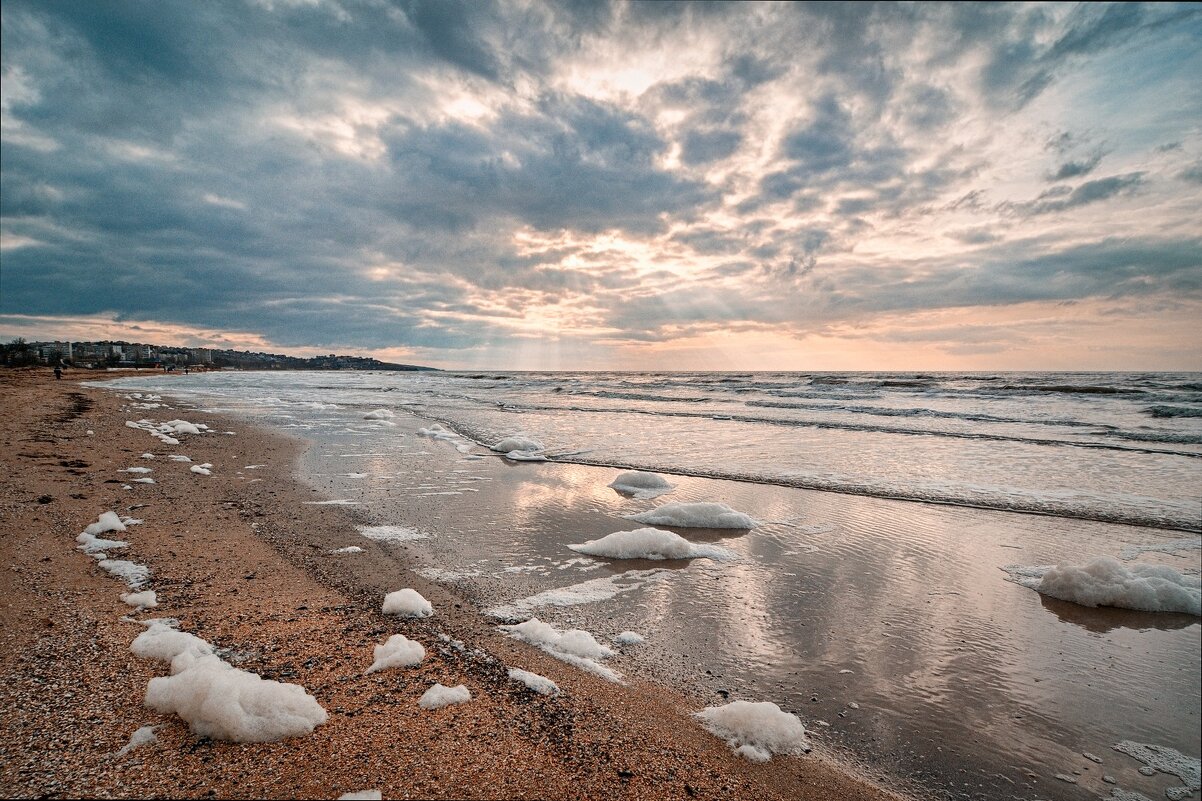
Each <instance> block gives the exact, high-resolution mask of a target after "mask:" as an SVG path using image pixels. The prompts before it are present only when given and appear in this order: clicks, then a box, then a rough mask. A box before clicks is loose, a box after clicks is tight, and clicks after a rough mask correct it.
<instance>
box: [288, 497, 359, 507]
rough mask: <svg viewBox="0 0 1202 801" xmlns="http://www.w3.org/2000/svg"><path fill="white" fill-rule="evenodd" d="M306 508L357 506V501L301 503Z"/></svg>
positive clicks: (338, 499) (341, 499)
mask: <svg viewBox="0 0 1202 801" xmlns="http://www.w3.org/2000/svg"><path fill="white" fill-rule="evenodd" d="M302 503H304V504H305V505H306V506H358V505H359V501H352V500H351V499H350V498H336V499H334V500H332V501H302Z"/></svg>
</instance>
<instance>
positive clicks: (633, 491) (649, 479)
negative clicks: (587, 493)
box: [609, 470, 675, 500]
mask: <svg viewBox="0 0 1202 801" xmlns="http://www.w3.org/2000/svg"><path fill="white" fill-rule="evenodd" d="M609 486H610V487H612V488H613V489H615V490H617V491H618V492H622V493H625V494H627V495H633V496H634V497H635V498H638V499H639V500H649V499H651V498H658V497H659V496H660V495H663V494H665V493H668V492H671V491H672V490H673V489H675V486H674V485H673V484H669V483H668V480H667V479H666V478H664V477H663V476H661V475H658V474H657V473H647V472H644V471H642V470H631V471H629V472H626V473H620V474H619V475H618V477H617V478H615V479H614V480H613V481H612V482H610V484H609Z"/></svg>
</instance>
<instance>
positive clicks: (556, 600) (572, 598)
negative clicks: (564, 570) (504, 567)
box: [485, 570, 671, 619]
mask: <svg viewBox="0 0 1202 801" xmlns="http://www.w3.org/2000/svg"><path fill="white" fill-rule="evenodd" d="M669 575H671V573H670V571H667V570H628V571H627V572H625V573H620V574H618V575H616V576H604V577H602V578H595V579H590V580H588V581H582V582H580V583H579V584H572V585H569V586H567V587H556V588H554V589H550V590H544V591H543V592H540V593H538V594H537V595H531V596H529V597H527V598H520V599H518V600H516V601H513V602H512V603H508V604H503V605H501V606H494V607H493V608H491V609H489V610H488V611H487V612H485V614H487V615H489V616H490V617H499V618H507V619H513V618H519V619H520V618H524V617H526V616H528V615H529V614H530V613H531V612H532V611H533V610H535V609H538V608H539V607H543V606H579V605H580V604H590V603H596V602H598V601H606V600H609V599H610V598H613V597H615V596H618V595H621V594H622V593H627V592H632V591H634V590H637V589H639V588H640V587H642V586H644V585H645V584H647V583H648V582H652V581H663V580H665V579H667V578H668V577H669Z"/></svg>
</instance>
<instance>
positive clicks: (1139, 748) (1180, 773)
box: [1111, 740, 1202, 801]
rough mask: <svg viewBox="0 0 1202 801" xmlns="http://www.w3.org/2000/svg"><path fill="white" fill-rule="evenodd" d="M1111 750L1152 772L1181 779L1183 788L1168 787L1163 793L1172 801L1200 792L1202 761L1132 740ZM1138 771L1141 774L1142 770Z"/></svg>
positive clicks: (1167, 748) (1160, 746)
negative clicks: (1137, 762) (1141, 764)
mask: <svg viewBox="0 0 1202 801" xmlns="http://www.w3.org/2000/svg"><path fill="white" fill-rule="evenodd" d="M1111 748H1113V749H1114V750H1115V751H1118V752H1119V753H1120V754H1126V755H1127V756H1129V757H1132V758H1134V759H1137V760H1139V761H1140V762H1142V763H1144V764H1145V765H1147V766H1148V767H1149V768H1152V769H1153V770H1157V771H1160V772H1161V773H1167V774H1169V775H1170V776H1176V777H1177V778H1178V779H1181V782H1182V784H1183V786H1181V787H1170V788H1168V789H1167V790H1165V791H1164V794H1165V795H1166V796H1168V797H1169V798H1170V799H1172V801H1181V799H1183V798H1188V797H1189V796H1191V795H1193V794H1194V793H1196V792H1198V790H1202V761H1200V760H1199V759H1198V758H1197V757H1190V756H1186V755H1185V754H1183V753H1181V752H1180V751H1178V750H1176V749H1175V748H1169V747H1168V746H1164V745H1152V744H1150V743H1137V742H1135V741H1133V740H1123V741H1122V742H1121V743H1118V744H1117V745H1113V746H1111ZM1140 771H1141V772H1143V768H1141V769H1140Z"/></svg>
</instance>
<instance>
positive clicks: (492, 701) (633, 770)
mask: <svg viewBox="0 0 1202 801" xmlns="http://www.w3.org/2000/svg"><path fill="white" fill-rule="evenodd" d="M110 376H111V374H110ZM47 378H49V380H48V381H47V380H46V379H47ZM89 380H92V379H91V377H89ZM0 381H2V382H3V384H0V386H2V387H3V394H4V395H5V396H6V402H5V406H4V412H3V421H2V423H0V437H2V439H3V453H4V461H5V463H6V464H5V467H6V469H5V470H4V471H3V473H4V474H3V478H2V479H0V503H3V505H4V507H5V508H6V513H5V517H6V520H8V521H9V525H10V526H11V530H10V532H9V533H8V535H7V536H6V537H5V541H4V550H5V556H6V557H7V559H8V563H9V566H10V567H9V570H7V571H5V576H6V577H7V578H6V585H7V586H6V587H5V590H6V592H5V597H6V603H5V605H4V608H3V612H2V614H3V619H4V624H5V625H4V631H5V634H4V639H5V646H6V647H5V648H4V654H3V656H2V657H0V665H2V666H3V670H4V672H5V678H6V681H5V682H4V689H3V690H2V691H0V701H2V704H0V705H2V706H3V709H4V711H3V712H2V713H0V715H2V719H3V721H4V723H3V726H4V731H5V732H6V734H7V735H8V736H7V737H6V738H5V739H6V742H5V743H4V744H3V745H2V746H0V750H2V751H3V754H4V756H3V759H2V764H3V768H2V769H0V775H2V776H3V779H2V782H0V787H2V788H3V790H4V792H5V794H6V795H16V796H30V795H42V794H51V795H53V794H61V795H91V796H122V795H124V796H148V795H174V796H189V797H193V796H204V795H205V794H206V793H210V792H212V793H215V794H216V795H217V796H219V797H230V796H248V795H250V796H260V797H289V796H291V797H331V798H332V797H337V796H338V795H339V794H341V793H344V792H351V791H357V790H363V789H380V790H381V791H382V792H383V795H384V797H385V798H389V797H406V796H408V797H463V796H469V795H470V796H473V797H522V796H533V797H552V798H577V797H598V796H621V797H630V798H640V797H646V798H652V797H654V798H665V797H679V798H686V797H720V796H723V795H730V794H739V795H742V796H745V797H750V796H754V797H763V798H834V799H838V798H899V797H900V796H898V795H896V794H895V793H892V792H890V791H888V790H884V789H882V788H879V787H876V786H874V785H872V784H871V783H870V782H868V781H867V780H866V779H864V778H863V777H856V776H853V775H851V774H850V773H848V772H847V771H846V770H844V769H843V768H841V767H839V766H835V765H833V764H831V763H829V762H826V761H823V760H820V759H818V758H816V757H815V755H814V754H811V755H809V756H805V757H776V758H774V759H773V760H772V761H771V762H769V763H767V764H764V765H753V764H751V763H748V762H746V761H745V760H743V759H741V758H739V757H737V756H735V755H734V754H733V753H732V752H731V751H730V749H729V748H728V747H727V746H726V744H725V743H723V742H722V741H720V740H718V739H717V738H715V737H713V736H712V735H710V734H709V733H707V732H705V731H704V730H703V729H701V727H700V726H699V725H697V724H696V722H695V721H693V720H691V719H689V718H688V717H687V713H688V712H690V711H693V710H694V708H696V709H699V708H700V706H698V705H696V704H695V703H694V702H693V701H691V700H689V699H687V698H686V697H684V696H682V695H680V694H678V693H676V692H674V691H672V690H669V689H668V688H666V687H662V686H657V685H649V684H647V683H645V682H642V681H633V682H632V683H631V684H629V685H627V686H616V685H612V684H609V683H607V682H604V681H603V680H600V679H598V678H595V677H593V676H590V675H588V674H586V673H584V672H583V671H580V670H577V669H576V668H573V667H570V666H567V665H564V664H563V663H561V662H559V661H557V660H554V659H552V658H551V657H549V656H547V655H545V654H543V653H541V652H539V651H536V650H535V649H533V648H532V647H529V646H525V645H523V644H520V643H517V642H514V641H512V640H510V639H508V638H505V637H503V636H502V635H500V634H499V633H497V632H496V631H495V630H494V627H493V625H492V623H491V622H489V621H488V620H486V619H484V618H483V617H482V616H480V615H478V614H476V613H475V612H474V611H472V610H471V609H470V608H468V606H469V605H468V604H465V603H462V601H461V600H458V598H457V596H456V594H455V593H454V592H453V591H452V590H450V589H448V588H447V587H446V586H445V585H438V584H436V583H434V582H430V581H426V580H424V579H421V578H420V577H418V576H416V575H414V574H413V573H412V572H411V571H410V570H409V567H411V565H407V564H405V560H404V558H403V554H402V555H397V554H396V553H394V552H391V551H388V550H386V549H384V548H382V547H379V546H377V545H376V544H375V543H372V542H369V541H365V540H363V538H361V537H359V536H358V535H357V534H355V533H354V528H353V525H354V518H355V515H354V513H353V511H351V509H352V508H348V507H340V506H332V505H306V504H305V502H306V501H312V500H314V499H315V498H317V497H318V496H319V493H318V491H317V490H316V489H313V488H311V487H308V486H306V485H304V484H302V483H301V482H300V481H299V479H298V478H297V476H296V472H295V466H296V464H297V461H298V460H299V459H300V458H301V456H302V455H303V452H304V446H303V445H302V444H301V443H300V442H298V441H295V440H291V439H287V438H285V437H284V436H283V435H279V434H276V433H274V432H268V431H265V430H263V429H258V428H254V427H253V426H252V425H251V424H250V423H248V422H246V421H243V420H238V419H231V418H223V417H222V416H221V415H212V414H204V415H203V418H204V420H205V421H207V422H209V423H210V424H214V423H215V421H220V422H221V427H222V429H223V430H226V429H225V426H228V430H231V431H234V432H236V433H235V434H234V435H226V434H205V435H201V436H187V437H181V439H182V440H183V441H182V443H181V444H180V445H179V446H174V447H169V448H163V447H162V446H161V445H160V444H159V443H158V442H156V441H155V440H152V439H150V438H149V437H147V435H146V434H145V433H144V432H141V431H136V430H133V429H130V428H126V427H125V425H124V421H125V419H127V417H132V416H144V415H146V414H150V415H151V416H152V417H154V418H156V419H157V418H160V417H163V414H168V416H180V417H184V418H188V417H189V416H190V414H189V413H188V412H185V411H182V410H173V411H172V412H167V411H166V410H164V411H163V413H158V412H157V410H150V411H149V412H142V411H139V412H136V413H134V412H131V413H130V414H129V415H123V414H121V413H120V412H119V408H120V406H121V403H122V402H121V399H120V397H119V396H118V395H117V394H116V393H115V392H113V391H111V390H103V389H92V388H87V387H81V386H80V385H79V384H78V383H76V382H75V381H62V382H55V381H54V379H53V378H50V377H49V375H46V376H42V375H41V374H40V373H39V372H37V371H30V373H28V374H24V375H22V374H21V373H20V372H18V371H5V373H4V374H2V375H0ZM191 416H195V415H194V414H193V415H191ZM163 419H167V418H163ZM88 430H92V431H94V432H95V434H94V435H91V436H90V435H88V434H87V433H86V432H87V431H88ZM144 451H149V452H154V453H156V454H165V453H179V454H186V455H189V456H191V457H192V458H193V460H194V461H195V462H202V461H203V462H211V463H214V465H215V469H214V470H213V475H212V476H199V475H195V474H192V473H190V472H189V471H188V470H187V469H186V468H187V466H186V465H182V464H179V463H173V462H168V461H166V460H165V459H163V458H161V456H160V458H158V459H155V460H142V459H140V458H139V456H140V454H141V453H142V452H144ZM260 462H266V463H267V466H266V467H263V468H257V469H255V470H254V471H253V473H248V471H246V470H245V469H244V467H245V466H246V465H250V464H255V463H260ZM129 466H148V467H151V468H152V469H153V470H154V472H153V473H152V474H150V475H151V476H153V477H155V478H156V481H157V483H156V484H154V485H133V486H134V489H132V490H123V489H120V487H121V486H122V484H123V483H124V482H123V481H122V474H120V473H118V472H116V471H118V470H120V469H123V468H125V467H129ZM239 473H241V475H239ZM256 479H258V480H256ZM46 497H49V498H50V500H49V501H43V502H39V501H40V500H41V499H43V498H46ZM142 504H146V505H145V506H142ZM134 506H137V507H138V508H136V509H130V508H129V507H134ZM110 510H111V511H116V512H118V513H119V514H122V515H125V514H133V515H135V516H137V517H141V518H143V519H144V520H145V523H143V524H142V525H139V526H135V527H131V529H130V530H129V531H128V532H126V533H125V534H124V535H121V536H123V537H124V538H125V539H127V540H129V542H130V547H129V548H128V554H129V555H128V556H125V555H124V554H122V558H129V559H133V560H135V561H139V562H141V563H144V564H146V565H148V566H149V567H150V568H151V569H152V570H153V571H154V578H153V580H152V582H151V584H150V585H149V586H150V587H151V588H153V589H155V590H156V591H157V592H158V593H159V603H160V606H159V607H158V608H157V609H154V610H148V611H147V612H145V613H143V614H142V615H140V617H144V618H145V617H155V616H171V617H176V618H178V619H179V620H180V622H181V626H180V627H181V629H182V630H185V631H189V632H192V633H195V634H197V635H198V636H200V637H203V638H205V639H207V640H209V641H211V642H213V643H214V644H215V645H217V646H220V647H223V648H228V649H231V650H232V651H233V652H234V653H236V654H237V655H238V657H239V659H240V661H239V662H238V666H239V667H241V668H243V669H246V670H249V671H252V672H255V673H258V674H260V675H262V676H263V677H264V678H274V679H277V680H280V681H287V682H294V683H298V684H300V685H301V686H303V687H305V689H306V690H307V691H308V692H310V693H311V694H313V695H315V696H316V697H317V699H318V701H319V702H320V703H321V704H322V706H323V707H325V708H326V710H327V712H328V713H329V721H328V722H327V723H326V724H324V725H322V726H319V727H318V728H317V729H316V731H315V732H314V733H313V734H311V735H308V736H305V737H301V738H296V739H289V740H284V741H281V742H277V743H266V744H244V745H239V744H233V743H223V742H215V741H207V740H197V739H196V738H195V737H193V736H192V735H191V734H190V733H189V732H188V731H187V727H186V725H185V724H184V723H183V722H182V721H180V720H179V719H178V718H176V717H175V716H167V715H160V714H157V713H153V712H151V711H149V710H147V709H145V708H144V707H143V706H142V696H143V695H144V692H145V688H146V683H147V682H148V681H149V679H150V678H151V677H153V676H156V675H165V673H166V670H165V666H163V665H162V664H161V663H157V662H152V661H148V660H143V659H138V658H137V657H135V656H134V655H133V654H131V653H130V652H129V642H130V641H131V640H132V639H133V637H134V636H136V634H137V633H138V632H140V631H141V630H142V628H141V627H140V626H138V625H134V624H130V623H124V622H121V621H120V616H121V615H122V614H123V613H125V612H127V611H128V607H124V605H123V604H122V603H121V602H120V601H119V600H118V596H119V595H120V593H121V592H122V591H123V590H124V587H123V585H122V584H120V583H119V582H117V581H114V580H113V579H112V578H111V577H108V576H106V575H104V574H103V573H102V571H100V570H98V569H97V568H96V567H95V566H94V562H93V560H92V559H91V558H90V557H88V556H86V555H84V554H82V553H80V552H79V551H76V550H75V548H74V535H75V534H77V533H78V532H79V531H81V530H82V529H83V527H84V526H86V525H87V524H89V523H90V522H92V521H94V520H95V519H96V516H97V515H98V514H100V513H101V512H103V511H110ZM348 541H353V542H354V543H355V544H358V545H360V546H361V547H363V548H364V549H365V550H369V551H376V552H373V553H372V560H371V563H372V565H373V572H374V574H375V576H376V578H377V580H378V581H380V582H381V583H382V584H385V585H386V586H392V585H395V586H392V588H393V589H397V588H399V587H402V586H412V587H415V588H416V589H418V590H419V591H420V592H422V593H423V594H424V595H425V596H426V597H427V598H429V599H430V600H431V601H432V602H433V604H434V608H435V610H436V615H435V617H433V618H431V619H428V620H424V621H417V622H398V621H397V620H396V619H395V618H390V617H387V616H384V615H382V614H380V613H379V612H378V611H377V610H378V606H379V600H380V598H379V597H378V595H375V594H373V593H371V592H368V591H365V590H362V589H357V588H356V587H354V586H351V585H349V584H348V583H347V582H345V581H343V580H342V579H341V578H340V577H339V575H338V572H339V571H338V569H337V568H336V566H337V564H338V563H337V562H336V561H334V560H332V559H331V558H330V555H329V554H328V550H330V549H329V548H327V547H325V546H324V545H323V544H322V543H329V544H333V543H334V542H337V543H338V544H345V543H346V542H348ZM377 552H378V553H377ZM363 561H364V562H366V561H368V560H363ZM457 605H458V607H459V608H457ZM396 632H403V633H405V634H406V635H407V636H410V637H412V638H414V639H417V640H418V641H420V642H422V643H423V644H424V645H425V646H426V648H427V652H428V656H427V659H426V660H425V661H424V662H423V663H422V664H421V665H420V666H419V667H417V668H408V669H396V670H390V671H386V672H382V673H376V674H372V675H370V676H364V675H363V670H364V669H365V667H366V666H367V665H368V664H369V663H370V661H371V650H372V646H373V645H374V644H378V643H380V642H382V641H383V639H385V638H386V635H387V634H390V633H396ZM440 634H444V635H447V636H448V637H450V638H452V639H459V640H463V641H464V642H465V643H466V644H467V646H468V648H467V649H466V651H465V652H459V651H456V650H455V649H453V648H451V647H449V646H447V645H445V644H444V643H442V642H440V640H439V636H438V635H440ZM473 649H479V651H480V652H482V653H480V654H476V653H475V652H474V651H473ZM231 658H233V657H231ZM505 667H520V668H522V669H526V670H532V671H534V672H537V673H540V674H542V675H545V676H548V677H550V678H552V679H553V680H555V681H556V682H557V683H558V684H559V685H560V687H561V688H563V691H564V692H563V695H561V696H559V697H558V698H553V699H544V698H542V697H541V696H537V695H534V694H533V693H532V692H530V691H528V690H525V689H524V688H522V687H521V686H520V685H516V684H514V683H513V682H509V681H508V680H507V678H506V676H505V671H504V668H505ZM435 681H439V682H441V683H443V684H447V685H453V684H457V683H460V682H462V683H464V684H467V685H468V686H469V688H470V689H471V690H472V694H473V701H472V702H471V703H469V704H467V705H465V706H455V707H448V708H446V709H443V710H438V711H434V712H423V711H421V710H419V709H418V708H417V706H416V700H417V697H418V696H419V695H420V694H421V692H422V691H423V690H424V689H425V688H426V687H428V686H429V685H430V684H432V683H433V682H435ZM519 691H520V692H519ZM155 724H158V725H160V728H158V729H157V731H156V735H157V736H158V739H159V742H158V743H156V744H150V745H145V746H142V747H140V748H138V749H136V750H133V751H132V752H130V753H129V754H128V755H127V756H123V757H120V758H114V757H113V754H114V753H115V752H116V751H118V750H119V749H120V748H121V747H122V746H123V745H125V743H126V742H127V741H128V739H129V736H130V735H131V734H132V733H133V731H134V730H135V729H136V728H138V727H139V726H143V725H155ZM649 743H652V744H655V745H653V746H652V747H648V744H649Z"/></svg>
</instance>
